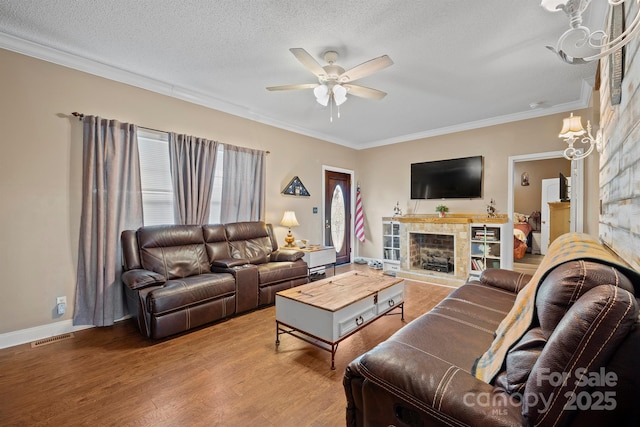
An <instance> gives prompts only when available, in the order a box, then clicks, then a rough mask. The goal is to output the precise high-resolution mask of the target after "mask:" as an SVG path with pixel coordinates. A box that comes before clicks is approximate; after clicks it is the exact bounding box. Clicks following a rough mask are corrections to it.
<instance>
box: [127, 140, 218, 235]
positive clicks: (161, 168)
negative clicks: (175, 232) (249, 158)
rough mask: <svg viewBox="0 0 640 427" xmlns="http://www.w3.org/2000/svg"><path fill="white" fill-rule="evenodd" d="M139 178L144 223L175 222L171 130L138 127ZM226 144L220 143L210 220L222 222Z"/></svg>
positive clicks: (210, 221) (211, 221)
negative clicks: (168, 131)
mask: <svg viewBox="0 0 640 427" xmlns="http://www.w3.org/2000/svg"><path fill="white" fill-rule="evenodd" d="M138 151H139V154H140V180H141V184H142V208H143V211H144V212H143V213H144V217H143V222H144V225H161V224H174V223H175V220H174V213H173V203H174V201H173V200H174V197H173V186H172V183H171V165H170V162H169V134H168V133H167V132H159V131H154V130H150V129H140V128H139V129H138ZM223 155H224V151H223V146H222V144H220V146H219V147H218V155H217V159H216V168H215V171H214V179H213V188H212V195H211V205H210V206H211V207H210V211H209V223H210V224H217V223H219V222H220V207H221V200H222V169H223V167H222V164H223V160H222V159H223Z"/></svg>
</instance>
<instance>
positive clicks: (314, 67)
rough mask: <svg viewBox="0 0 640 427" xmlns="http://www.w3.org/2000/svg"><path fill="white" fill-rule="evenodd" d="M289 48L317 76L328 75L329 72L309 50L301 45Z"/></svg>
mask: <svg viewBox="0 0 640 427" xmlns="http://www.w3.org/2000/svg"><path fill="white" fill-rule="evenodd" d="M289 50H290V51H291V53H293V55H294V56H295V57H296V58H297V59H298V61H300V63H301V64H302V65H304V66H305V68H306V69H307V70H309V71H311V72H312V73H313V74H315V75H316V76H317V77H326V76H327V72H326V71H324V68H322V66H321V65H320V64H319V63H318V61H316V60H315V58H314V57H313V56H311V55H309V52H307V51H306V50H304V49H303V48H301V47H292V48H291V49H289Z"/></svg>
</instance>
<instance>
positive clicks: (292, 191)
mask: <svg viewBox="0 0 640 427" xmlns="http://www.w3.org/2000/svg"><path fill="white" fill-rule="evenodd" d="M282 194H288V195H290V196H311V194H309V192H308V191H307V189H306V188H305V186H304V184H303V183H302V181H300V178H298V177H297V176H294V177H293V179H292V180H291V181H290V182H289V183H288V184H287V186H286V187H284V190H282Z"/></svg>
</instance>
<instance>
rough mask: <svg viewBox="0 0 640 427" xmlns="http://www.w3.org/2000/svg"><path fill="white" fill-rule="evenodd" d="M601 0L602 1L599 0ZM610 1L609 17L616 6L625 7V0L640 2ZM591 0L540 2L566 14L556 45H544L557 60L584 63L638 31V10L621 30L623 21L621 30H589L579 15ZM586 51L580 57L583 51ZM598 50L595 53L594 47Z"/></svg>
mask: <svg viewBox="0 0 640 427" xmlns="http://www.w3.org/2000/svg"><path fill="white" fill-rule="evenodd" d="M598 1H602V0H598ZM607 1H608V3H609V12H608V14H609V16H610V17H612V16H613V13H614V9H615V8H616V7H618V6H619V7H620V8H622V7H624V3H626V2H627V1H629V2H632V1H635V2H636V3H638V4H640V0H607ZM590 3H591V0H542V2H541V3H540V5H541V6H542V7H544V8H545V9H547V10H548V11H550V12H558V11H563V12H564V13H565V14H566V15H567V16H568V17H569V25H570V26H571V28H570V29H568V30H567V31H565V33H564V34H562V35H561V36H560V38H559V39H558V43H557V44H556V46H555V47H552V46H547V48H548V49H550V50H551V51H553V52H555V53H556V54H557V55H558V56H559V57H560V59H562V60H563V61H565V62H567V63H569V64H586V63H588V62H591V61H595V60H597V59H600V58H602V57H604V56H607V55H609V54H611V53H613V52H615V51H617V50H618V49H620V48H622V47H623V46H625V45H626V44H627V43H629V42H630V41H631V39H632V38H633V37H634V36H636V35H637V34H638V32H640V11H638V12H636V15H635V17H633V19H631V22H630V24H629V25H627V28H626V29H624V31H622V22H620V23H619V24H620V26H619V28H620V31H617V30H616V28H612V31H611V32H610V33H609V34H607V32H605V31H603V30H597V31H591V30H590V29H589V28H587V27H585V26H583V25H582V14H583V13H584V11H585V10H586V9H587V7H588V6H589V4H590ZM585 49H587V50H588V53H587V54H586V55H585V56H582V55H583V53H582V52H584V50H585ZM594 49H595V50H597V51H598V53H594V52H593V50H594Z"/></svg>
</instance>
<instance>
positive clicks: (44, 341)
mask: <svg viewBox="0 0 640 427" xmlns="http://www.w3.org/2000/svg"><path fill="white" fill-rule="evenodd" d="M73 337H74V335H73V332H69V333H68V334H62V335H56V336H55V337H49V338H43V339H41V340H38V341H34V342H32V343H31V348H36V347H42V346H43V345H47V344H53V343H54V342H59V341H64V340H68V339H71V338H73Z"/></svg>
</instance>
